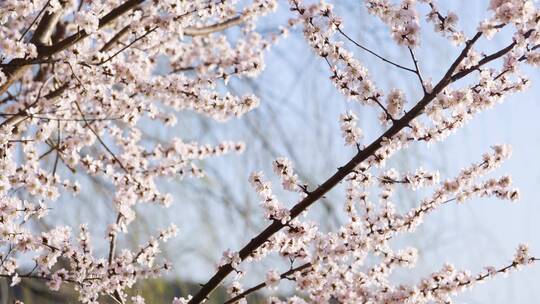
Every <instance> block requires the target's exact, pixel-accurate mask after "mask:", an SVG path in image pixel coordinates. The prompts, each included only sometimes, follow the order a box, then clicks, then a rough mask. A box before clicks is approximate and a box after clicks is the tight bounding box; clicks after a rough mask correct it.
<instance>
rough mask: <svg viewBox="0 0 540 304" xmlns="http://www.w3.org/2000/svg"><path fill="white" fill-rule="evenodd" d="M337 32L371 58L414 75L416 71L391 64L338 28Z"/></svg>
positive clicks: (391, 62)
mask: <svg viewBox="0 0 540 304" xmlns="http://www.w3.org/2000/svg"><path fill="white" fill-rule="evenodd" d="M337 31H338V32H339V33H340V34H341V35H343V36H344V37H345V38H347V40H349V41H350V42H352V43H353V44H354V45H356V46H357V47H359V48H361V49H362V50H364V51H366V52H368V53H370V54H371V55H373V56H375V57H377V58H379V59H380V60H382V61H384V62H386V63H389V64H391V65H393V66H395V67H398V68H400V69H402V70H405V71H408V72H411V73H415V74H416V71H415V70H413V69H411V68H408V67H405V66H402V65H400V64H397V63H395V62H393V61H391V60H388V59H386V58H384V57H383V56H381V55H379V54H377V53H375V52H374V51H372V50H370V49H368V48H367V47H365V46H363V45H361V44H360V43H358V42H356V41H355V40H354V39H352V38H351V37H349V36H348V35H347V34H345V32H343V31H342V30H341V29H340V28H339V27H338V28H337Z"/></svg>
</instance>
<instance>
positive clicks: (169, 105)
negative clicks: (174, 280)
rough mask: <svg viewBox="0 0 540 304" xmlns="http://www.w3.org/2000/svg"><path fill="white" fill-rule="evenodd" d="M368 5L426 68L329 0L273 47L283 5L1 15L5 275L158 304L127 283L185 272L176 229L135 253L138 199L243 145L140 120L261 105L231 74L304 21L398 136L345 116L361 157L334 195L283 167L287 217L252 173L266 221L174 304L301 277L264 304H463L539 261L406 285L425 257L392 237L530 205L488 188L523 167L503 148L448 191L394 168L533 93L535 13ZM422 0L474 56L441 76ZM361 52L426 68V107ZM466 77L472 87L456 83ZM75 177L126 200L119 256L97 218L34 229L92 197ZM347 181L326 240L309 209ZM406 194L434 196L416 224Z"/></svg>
mask: <svg viewBox="0 0 540 304" xmlns="http://www.w3.org/2000/svg"><path fill="white" fill-rule="evenodd" d="M364 2H365V4H366V9H367V12H368V13H369V14H372V15H374V16H376V17H377V19H379V20H380V21H381V22H382V23H383V24H384V25H385V26H387V27H388V28H389V29H390V35H391V38H392V39H393V41H394V42H395V43H396V44H397V45H398V47H404V48H405V49H406V50H407V51H408V52H409V54H410V55H411V60H412V63H413V64H414V68H407V67H405V66H403V65H401V64H397V63H395V62H393V61H391V60H389V59H386V58H384V57H382V56H381V55H379V54H377V53H376V52H375V51H373V50H370V49H368V48H366V47H365V46H363V45H361V44H360V43H358V42H356V41H354V40H352V39H351V38H350V36H349V35H347V33H346V32H345V27H344V23H343V20H342V19H341V18H340V17H339V16H337V14H336V13H335V11H334V9H333V6H332V5H331V4H329V3H326V2H324V1H321V2H319V3H316V4H304V3H303V1H301V0H290V1H289V6H290V10H291V11H292V18H291V20H290V22H289V24H288V25H287V26H286V27H283V28H281V29H280V30H279V32H277V33H271V34H263V33H262V31H258V30H257V27H256V24H257V21H258V20H259V19H260V18H261V17H263V16H265V15H267V14H268V13H270V12H272V11H274V10H275V9H276V6H277V1H274V0H253V1H215V2H214V1H187V2H178V1H171V0H169V1H144V0H136V1H135V0H127V1H125V2H122V3H123V4H120V5H118V4H117V3H115V2H114V1H80V2H79V1H75V0H65V1H64V0H36V1H17V0H6V1H2V2H0V22H1V26H2V30H0V41H1V42H0V51H1V57H0V98H1V100H0V108H1V109H2V112H1V113H0V116H1V117H2V121H1V122H0V197H1V200H0V236H1V238H0V276H1V277H6V278H9V279H10V282H11V284H12V285H16V284H19V283H20V282H21V280H26V279H40V280H45V281H46V282H47V284H48V286H49V288H50V289H51V290H53V291H55V290H59V289H60V288H61V287H62V286H64V285H67V284H69V285H70V286H72V287H73V288H74V289H75V290H77V291H78V293H79V300H80V301H81V302H83V303H97V302H98V300H99V298H100V297H102V296H110V297H112V298H113V299H114V300H116V301H117V302H120V303H128V302H133V303H137V304H141V303H144V298H143V297H141V296H140V295H136V294H135V295H133V294H131V293H130V292H129V290H130V288H132V287H133V286H134V285H135V284H136V283H137V282H139V281H141V280H144V279H146V278H154V277H157V276H160V275H162V274H163V273H164V272H165V271H168V270H170V269H171V267H172V265H171V264H170V263H168V262H167V261H164V260H163V259H162V258H161V257H160V253H161V249H160V245H161V244H162V243H164V242H166V241H168V240H169V239H170V238H171V237H174V236H175V235H176V233H177V228H176V226H174V225H171V226H169V227H168V228H165V229H164V230H161V231H159V232H158V233H157V235H156V236H154V237H150V238H149V240H148V241H147V242H146V243H144V244H143V245H141V246H140V247H139V248H137V249H133V248H127V247H125V248H121V247H120V246H119V242H118V239H119V238H120V237H121V236H122V235H124V234H127V233H129V231H130V225H131V224H132V223H133V222H134V221H136V220H137V219H138V218H140V216H141V215H139V214H137V212H136V206H137V205H138V204H141V203H151V204H156V205H159V206H163V207H168V206H170V205H171V204H172V203H173V198H172V196H171V194H170V193H166V192H163V191H161V190H160V189H159V187H158V184H159V181H160V180H162V179H163V178H175V177H178V178H183V177H185V176H190V177H202V176H204V171H203V169H202V168H201V167H200V164H199V161H200V160H202V159H206V158H209V157H216V156H221V155H223V154H226V153H230V152H242V151H243V150H244V145H243V144H242V143H238V142H234V141H223V142H221V143H218V144H215V145H210V144H204V143H199V142H194V141H186V140H184V139H182V138H178V137H174V138H170V139H168V140H167V142H158V141H155V140H150V139H149V138H148V136H145V135H146V133H145V129H144V128H143V125H150V126H152V127H154V126H158V127H161V128H171V127H174V126H175V125H176V123H177V119H178V116H177V114H178V113H179V112H182V111H191V112H195V113H198V114H201V115H204V116H207V117H209V118H211V119H214V120H216V121H225V120H228V119H231V118H233V117H241V116H243V115H244V114H246V113H247V112H249V111H251V110H252V109H254V108H255V107H257V105H258V104H259V99H258V98H257V97H256V96H254V95H253V94H250V93H246V94H243V95H242V94H236V93H232V92H230V91H229V90H227V84H228V82H229V81H230V79H231V78H242V77H254V76H257V75H258V74H260V72H261V71H262V70H263V69H264V67H265V62H264V55H265V51H266V50H268V48H269V47H270V46H271V45H272V44H273V43H275V42H276V41H277V40H278V38H279V37H281V36H284V35H285V34H286V33H287V31H286V28H287V27H288V26H298V27H301V28H302V32H303V35H304V37H305V40H306V42H307V44H309V46H310V47H311V48H312V49H313V50H314V52H315V54H316V55H317V56H319V57H320V58H321V59H322V60H323V61H324V62H325V63H326V64H327V65H328V66H329V68H330V71H331V76H330V79H331V81H332V83H333V84H334V86H335V87H336V88H337V90H338V91H339V92H341V93H343V94H344V95H345V96H346V97H347V98H348V99H350V100H353V101H356V102H359V103H360V104H361V105H370V106H374V107H376V108H378V109H380V111H381V112H380V116H379V119H380V121H381V122H382V126H383V127H384V128H385V131H384V133H383V134H381V135H380V136H376V137H375V139H374V140H373V141H372V142H371V143H367V144H363V145H360V144H359V141H360V139H361V138H362V135H363V134H362V131H361V130H360V129H359V128H358V127H357V118H356V115H355V114H354V113H353V112H347V113H345V114H342V115H341V116H340V119H339V121H340V127H341V132H342V136H343V138H344V140H345V143H346V144H347V145H355V146H356V149H357V151H355V152H356V154H355V156H354V157H353V158H352V159H351V160H350V161H349V162H348V163H347V164H345V165H343V166H341V167H339V168H338V170H337V172H336V173H334V174H333V175H332V176H330V177H329V178H328V179H327V180H326V181H324V182H322V183H321V184H319V185H313V186H311V187H308V185H306V184H302V183H300V182H299V177H298V175H297V174H296V173H295V172H294V168H293V164H292V162H291V161H290V160H289V159H287V158H285V157H280V158H277V159H276V160H275V161H274V162H273V163H272V165H273V166H272V167H273V171H274V173H275V174H276V175H277V177H278V178H279V180H280V182H281V186H282V188H283V189H285V190H287V191H290V192H293V193H289V195H291V196H295V197H296V198H297V201H296V202H295V203H294V205H293V207H292V208H288V207H287V206H288V205H287V204H284V203H282V200H281V199H278V197H277V195H276V194H275V193H274V189H273V188H272V184H271V182H270V181H269V180H267V179H266V178H265V177H264V175H263V173H261V172H256V173H253V174H252V175H251V176H250V178H249V182H250V183H251V185H252V186H253V188H254V189H255V191H256V192H257V194H258V196H259V198H260V205H261V209H262V210H263V212H264V218H265V219H266V220H267V221H268V222H269V224H268V227H267V228H266V229H264V230H263V231H262V232H261V233H260V234H259V235H257V236H255V237H253V238H251V239H250V241H249V242H248V243H247V244H246V246H244V247H243V248H242V249H240V250H238V251H234V250H230V249H229V250H226V251H225V252H224V253H223V256H222V258H221V260H220V261H219V262H218V263H217V267H216V273H215V274H214V276H213V277H212V278H211V279H210V280H209V281H208V282H207V283H206V284H203V285H202V287H201V289H200V291H199V292H198V293H196V294H193V295H189V296H186V297H184V298H174V299H173V300H172V302H173V303H174V304H179V303H202V302H204V301H205V300H206V299H207V298H208V296H209V295H210V293H211V292H212V291H213V290H215V288H216V287H217V286H218V285H219V284H220V283H221V282H222V281H224V280H225V279H226V278H227V276H228V275H229V274H231V273H233V272H234V274H235V276H234V278H233V280H232V283H230V284H229V285H228V286H227V291H228V293H229V295H230V296H231V298H230V299H229V300H228V301H227V303H238V302H240V303H243V302H246V297H247V296H248V295H249V294H250V293H252V292H255V291H257V290H259V289H261V288H263V287H269V288H270V289H273V290H275V289H279V286H280V282H281V281H282V280H290V281H291V282H292V283H293V285H294V287H295V288H296V290H297V294H295V295H293V296H290V297H287V298H286V299H283V298H279V297H271V298H270V299H269V303H307V302H314V303H328V302H334V301H335V302H339V303H396V304H397V303H431V302H438V303H451V301H452V298H453V297H454V296H455V294H456V293H458V292H461V291H463V290H465V289H467V288H469V287H471V286H473V285H475V284H477V283H480V282H482V281H484V280H486V279H488V278H491V277H493V276H496V275H499V274H504V273H507V272H509V271H511V270H515V269H518V268H520V267H521V266H524V265H528V264H531V263H533V262H535V261H537V260H538V259H537V258H535V257H534V256H533V255H532V254H531V253H529V249H528V247H527V245H519V247H518V248H517V251H516V254H515V255H514V257H513V258H512V260H511V263H510V264H509V265H507V266H503V267H500V268H496V267H493V266H487V267H486V268H484V270H483V271H480V272H478V273H476V274H472V273H471V272H470V271H467V270H457V269H455V268H454V267H453V266H452V265H451V264H446V265H444V266H443V267H442V268H441V269H440V270H436V271H434V272H433V273H432V274H430V275H428V276H426V277H424V278H422V279H421V280H419V282H417V283H410V284H399V283H395V282H394V281H393V280H392V274H393V273H394V271H395V270H396V269H398V268H412V267H414V266H415V263H416V261H417V260H418V259H419V255H418V251H417V249H415V248H412V247H404V248H396V247H397V246H396V245H395V244H394V243H393V242H392V241H393V240H394V239H395V238H396V237H397V236H399V235H401V234H404V233H409V232H412V231H414V230H415V229H416V228H417V227H418V226H419V225H421V224H422V223H423V221H424V219H425V218H426V217H427V216H429V215H430V214H432V213H433V212H435V211H436V210H438V209H441V208H443V206H446V205H448V204H450V203H452V202H456V203H463V202H465V201H468V200H471V199H473V198H479V197H495V198H499V199H505V200H510V201H516V200H517V199H519V196H520V195H519V191H518V190H517V189H515V188H513V186H512V179H511V177H510V176H507V175H505V176H501V177H498V178H492V177H490V178H488V177H486V176H487V174H490V173H492V172H493V171H494V170H495V169H497V168H498V167H499V166H500V165H501V163H502V162H503V161H504V160H506V159H507V158H508V157H509V156H510V154H511V148H510V147H509V146H507V145H494V146H493V147H492V151H491V152H489V153H486V154H484V155H483V156H482V159H481V160H480V161H478V162H476V163H473V164H471V165H470V166H468V167H465V168H464V169H462V170H461V171H460V172H459V173H458V174H457V175H456V176H455V177H454V178H447V179H444V180H441V177H440V174H439V173H438V172H437V171H435V170H434V171H428V170H425V169H423V168H419V169H417V170H414V171H411V172H398V171H397V170H396V169H393V168H388V166H387V164H388V160H390V159H391V157H392V155H394V154H395V153H397V152H398V151H403V150H405V149H407V148H408V147H409V146H410V145H411V144H412V143H419V142H427V143H433V142H434V141H440V140H443V139H445V138H446V137H447V136H449V135H450V134H451V133H452V132H455V131H457V130H458V129H459V128H461V127H463V126H464V125H465V124H466V123H467V122H468V121H470V120H471V119H473V118H474V117H475V116H476V115H478V114H479V113H481V112H482V111H484V110H486V109H489V108H491V107H492V106H494V105H495V104H497V103H498V102H501V101H503V99H504V97H506V96H507V95H509V94H511V93H514V92H518V91H521V90H523V89H524V88H525V87H526V86H527V85H528V84H529V82H528V80H527V79H526V78H525V77H524V76H523V75H522V74H521V73H520V67H521V66H522V65H525V64H529V65H532V66H538V65H540V55H539V53H538V51H537V49H538V46H539V45H540V22H539V21H540V9H538V8H537V7H536V6H535V5H534V3H533V1H531V0H492V1H490V4H489V6H488V10H489V13H490V16H489V18H488V19H486V20H485V21H483V22H481V23H480V24H479V26H478V27H477V30H478V32H477V33H476V34H475V35H474V36H471V37H467V36H466V35H465V33H464V32H462V31H460V30H459V29H458V28H457V22H458V16H457V15H456V14H455V13H452V12H448V13H443V12H441V11H440V10H439V8H438V5H437V3H436V1H435V0H418V3H417V1H415V0H401V1H397V2H398V3H395V4H394V3H393V2H392V1H389V0H366V1H364ZM419 3H420V4H424V5H426V7H427V8H428V10H429V12H428V13H427V15H426V20H427V21H428V22H429V23H432V24H433V28H434V31H435V32H437V33H440V34H441V35H442V36H443V37H445V38H447V39H448V40H449V41H450V42H452V43H453V44H454V45H456V46H457V47H460V48H461V50H460V52H459V55H458V57H457V58H456V59H455V60H454V61H453V62H452V63H451V64H450V66H449V67H448V70H447V72H446V73H445V74H444V75H443V76H442V77H441V78H440V80H439V81H438V82H434V83H433V82H432V81H431V80H427V79H430V78H425V77H423V75H422V73H421V70H420V68H419V60H418V59H419V58H417V57H416V55H415V51H416V50H417V49H418V48H419V47H420V42H421V34H422V31H421V30H422V29H421V27H420V24H421V23H420V16H421V14H420V11H419V10H418V8H417V6H420V5H418V4H419ZM29 20H35V22H31V21H30V22H31V23H29ZM229 28H235V29H236V31H235V33H234V35H227V34H226V33H223V31H224V30H226V29H229ZM503 28H508V29H509V31H512V38H513V40H512V42H511V43H510V44H509V45H508V46H506V47H504V48H502V49H500V50H498V51H496V52H493V53H491V54H483V52H482V51H481V50H479V49H478V46H477V42H478V40H479V39H481V38H482V37H486V38H491V37H492V36H493V35H495V34H497V33H498V32H499V31H500V30H502V29H503ZM346 41H348V42H349V43H351V44H353V45H355V46H357V47H359V48H361V49H362V50H364V51H366V52H367V53H368V56H375V57H377V58H378V60H381V62H384V63H385V64H390V65H392V66H393V67H394V68H397V69H400V71H404V72H407V73H412V74H410V75H413V76H414V77H415V79H416V78H417V80H418V81H419V82H420V86H421V88H422V93H423V95H422V97H421V98H420V100H419V101H418V102H416V103H414V102H412V101H411V100H410V98H407V96H406V94H405V92H404V91H403V89H402V88H393V89H392V90H390V91H389V92H383V90H381V89H379V88H378V87H377V86H376V85H375V83H374V82H373V81H372V80H371V79H370V74H369V71H368V70H367V68H366V67H364V66H363V65H362V64H361V63H360V60H358V59H357V58H355V56H354V54H353V52H351V51H350V50H348V49H347V48H346V47H345V45H346ZM493 62H500V64H499V65H498V66H497V65H492V64H491V63H493ZM465 77H469V78H471V79H469V80H470V81H467V82H463V83H462V82H458V81H459V80H461V79H463V78H465ZM415 81H416V80H415ZM80 175H86V176H91V177H93V178H100V179H102V180H104V181H105V183H106V185H107V186H108V187H109V188H110V189H111V192H112V193H111V197H112V199H111V200H110V202H109V203H110V206H111V210H113V213H114V215H115V220H114V221H113V222H111V223H110V225H109V226H108V227H107V229H106V232H105V238H106V240H107V243H108V250H107V252H98V251H96V250H94V249H93V248H92V242H91V239H92V237H94V236H93V235H91V234H90V231H91V229H90V228H89V226H88V225H87V224H81V225H80V226H79V227H78V228H77V229H74V228H72V227H69V226H62V225H59V226H55V227H52V228H50V229H48V228H47V229H41V230H40V229H38V228H35V227H34V226H32V225H31V224H32V223H33V222H34V221H39V220H41V219H43V218H45V217H47V215H48V214H49V213H50V210H51V209H52V208H57V207H58V206H57V204H56V203H55V202H58V201H59V199H60V198H61V197H62V196H63V195H66V193H67V192H71V193H72V194H74V195H76V194H77V193H79V192H84V191H85V189H84V187H83V186H81V184H80V183H79V182H78V181H77V179H78V177H79V176H80ZM339 184H344V185H345V187H346V189H345V200H344V202H341V205H343V210H344V217H343V218H342V222H341V223H340V226H339V227H338V228H337V229H330V230H328V229H322V228H321V227H320V224H319V223H317V222H316V221H313V220H310V219H309V218H307V217H306V216H305V215H306V214H307V213H308V210H309V207H310V206H311V205H313V204H316V203H317V202H318V200H320V199H322V198H323V197H324V196H325V194H326V193H327V192H328V191H330V190H332V189H334V188H335V187H336V186H337V185H339ZM400 187H404V188H405V190H410V191H417V190H418V189H420V188H422V193H427V195H426V196H425V198H424V199H422V200H421V201H420V202H419V203H418V204H417V205H416V206H414V207H412V208H411V209H409V210H405V211H403V210H402V208H401V204H399V203H398V202H397V200H399V198H398V197H397V196H396V195H395V193H396V191H398V188H400ZM400 190H401V189H400ZM332 203H333V204H334V203H335V204H336V205H337V204H340V203H336V202H332ZM74 230H76V232H74ZM272 256H274V257H275V256H277V257H278V258H280V259H283V260H284V261H287V262H288V263H289V264H290V267H289V268H288V269H286V270H285V271H283V272H280V271H279V270H278V269H277V268H275V267H274V268H272V269H270V270H268V271H266V272H265V276H264V278H263V279H262V281H263V282H262V283H261V284H259V285H256V286H255V287H253V288H245V287H244V286H243V285H244V278H245V274H246V271H247V270H246V269H247V266H248V265H249V264H255V263H257V262H260V261H262V260H263V259H266V258H271V257H272ZM30 261H31V262H32V263H30ZM31 264H32V265H33V267H32V266H30V265H31ZM29 266H30V267H32V268H30V270H29V271H25V270H26V268H28V267H29Z"/></svg>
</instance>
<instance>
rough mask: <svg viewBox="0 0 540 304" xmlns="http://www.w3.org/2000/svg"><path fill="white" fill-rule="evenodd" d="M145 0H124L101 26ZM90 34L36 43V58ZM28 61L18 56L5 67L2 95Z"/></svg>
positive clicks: (0, 93)
mask: <svg viewBox="0 0 540 304" xmlns="http://www.w3.org/2000/svg"><path fill="white" fill-rule="evenodd" d="M144 1H145V0H128V1H126V2H124V4H122V5H120V6H118V7H116V8H115V9H113V10H112V11H110V12H109V13H108V14H107V15H105V16H103V17H102V18H101V19H99V28H100V29H101V28H103V27H105V26H107V25H108V24H110V23H112V22H113V21H114V20H116V19H118V17H120V16H122V15H123V14H125V13H126V12H128V11H130V10H131V9H133V8H134V7H136V6H137V5H139V4H141V3H142V2H144ZM40 26H41V22H40ZM38 27H39V26H38ZM44 27H45V26H44ZM36 31H37V30H36ZM41 32H43V34H46V33H48V31H46V30H45V29H44V30H42V31H41ZM89 35H90V34H89V33H86V32H85V31H84V30H82V31H79V32H77V33H75V34H73V35H71V36H69V37H67V38H65V39H64V40H62V41H59V42H58V43H56V44H54V45H51V46H45V45H36V46H37V50H38V57H37V58H35V59H38V60H39V59H43V58H45V57H49V56H51V55H54V54H56V53H58V52H60V51H63V50H65V49H67V48H69V47H71V46H73V45H75V44H76V43H78V42H79V41H81V40H83V39H84V38H86V37H88V36H89ZM28 61H32V60H26V59H23V58H16V59H13V60H11V61H10V62H9V65H13V66H12V67H11V66H10V67H5V68H4V69H3V72H4V74H6V76H7V78H8V79H7V81H6V82H5V83H3V84H2V85H0V95H2V94H4V93H5V92H6V91H7V90H8V89H9V87H10V86H11V85H12V84H13V83H14V82H15V81H17V80H18V79H19V78H21V77H22V75H23V74H24V73H25V72H26V70H27V69H28V66H27V65H26V64H25V63H26V62H28Z"/></svg>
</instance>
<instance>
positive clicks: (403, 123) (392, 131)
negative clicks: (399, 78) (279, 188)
mask: <svg viewBox="0 0 540 304" xmlns="http://www.w3.org/2000/svg"><path fill="white" fill-rule="evenodd" d="M481 36H482V33H481V32H478V33H477V34H476V35H475V36H474V37H473V38H472V39H471V40H469V41H467V44H466V46H465V48H464V49H463V50H462V52H461V53H460V54H459V56H458V57H457V58H456V60H455V61H454V62H453V63H452V65H451V66H450V68H449V69H448V71H447V72H446V74H445V75H444V76H443V78H442V79H441V80H440V81H439V82H438V83H437V85H436V86H435V87H434V88H433V90H432V91H431V92H429V94H425V95H424V97H423V98H422V99H421V100H420V101H419V102H418V103H417V104H416V105H415V106H414V107H413V108H412V109H411V110H410V111H409V112H407V113H406V114H405V115H404V116H403V117H402V118H400V119H399V120H397V121H395V123H394V124H393V125H392V127H390V128H389V129H388V130H387V131H386V132H384V134H382V135H381V136H380V137H379V138H377V139H376V140H375V141H374V142H372V143H371V144H370V145H369V146H367V147H366V148H365V149H364V150H361V151H359V152H358V153H357V154H356V155H355V156H354V157H353V158H352V159H351V160H350V161H349V162H348V163H347V164H345V165H344V166H343V167H340V168H339V169H338V171H337V172H336V173H334V175H332V176H331V177H330V178H329V179H327V180H326V181H325V182H324V183H323V184H321V185H320V186H319V187H317V188H316V189H315V190H313V191H312V192H310V194H309V195H307V196H306V197H305V198H304V199H303V200H301V201H300V202H299V203H297V204H296V205H295V206H294V207H293V208H292V209H291V210H290V217H291V219H294V218H296V217H297V216H299V215H300V214H301V213H302V212H304V211H305V210H307V208H309V207H310V206H311V205H312V204H313V203H315V202H316V201H317V200H319V199H320V198H322V197H323V196H324V195H325V194H326V193H327V192H328V191H330V190H331V189H332V188H334V187H335V186H336V185H337V184H338V183H340V182H341V181H342V180H343V179H345V177H346V176H347V175H349V173H351V172H352V171H353V170H354V169H355V168H356V167H357V166H358V165H359V164H360V163H361V162H363V161H365V160H367V159H368V158H369V157H370V156H372V155H374V154H375V153H376V152H377V150H379V149H380V148H381V147H382V144H383V142H384V141H386V140H388V139H391V138H393V137H394V136H395V135H396V134H398V133H399V132H400V131H401V130H402V129H404V128H406V127H407V126H408V125H409V123H410V122H411V121H412V120H413V119H414V118H416V117H417V116H418V115H420V114H421V113H422V112H423V111H424V109H425V108H426V106H427V105H428V104H429V103H430V102H431V101H433V99H435V97H436V96H437V95H438V94H439V93H440V92H442V91H443V89H444V88H446V86H448V84H450V83H451V76H452V74H454V72H455V70H456V69H457V67H458V66H459V65H460V63H461V62H462V61H463V60H464V59H465V58H466V57H467V55H468V53H469V51H470V49H471V48H472V46H473V45H474V44H475V43H476V41H477V40H478V39H480V37H481ZM286 224H287V223H286ZM286 224H282V223H281V222H280V221H274V222H272V224H270V225H269V226H268V227H267V228H266V229H264V230H263V231H262V232H261V233H260V234H259V235H257V236H256V237H254V238H252V239H251V241H249V242H248V243H247V244H246V245H245V246H244V247H243V248H242V249H241V250H240V252H239V255H240V258H241V259H242V260H244V259H246V258H247V257H249V256H250V255H251V254H252V253H253V252H254V251H255V250H257V248H259V247H260V246H261V245H262V244H264V243H265V242H266V241H267V240H268V239H269V238H270V237H271V236H272V235H274V234H275V233H276V232H278V231H279V230H281V229H282V228H283V227H285V226H286ZM233 270H234V269H233V267H232V265H231V264H225V265H223V266H221V267H220V268H219V269H218V271H217V272H216V273H215V274H214V276H213V277H212V278H210V280H209V281H208V282H207V283H206V284H204V285H203V286H202V288H201V289H200V290H199V292H198V293H197V294H195V296H194V297H193V298H192V299H191V300H190V301H189V303H190V304H193V303H201V302H203V301H204V300H205V299H206V297H207V296H208V295H209V294H210V293H211V292H212V291H213V290H214V289H215V288H216V287H217V286H218V285H219V284H220V283H221V281H223V280H224V279H225V277H227V275H229V274H230V273H231V272H232V271H233Z"/></svg>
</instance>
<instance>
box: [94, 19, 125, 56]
mask: <svg viewBox="0 0 540 304" xmlns="http://www.w3.org/2000/svg"><path fill="white" fill-rule="evenodd" d="M130 28H131V25H126V26H125V27H124V28H123V29H121V30H120V31H119V32H118V33H116V34H115V35H114V36H113V37H112V38H111V40H109V41H107V43H105V44H104V45H103V47H102V48H101V49H100V50H99V51H100V52H106V51H108V50H110V49H111V48H112V47H113V45H114V44H115V43H117V42H118V40H120V39H122V37H123V36H124V35H125V34H126V33H127V32H128V31H129V29H130Z"/></svg>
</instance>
